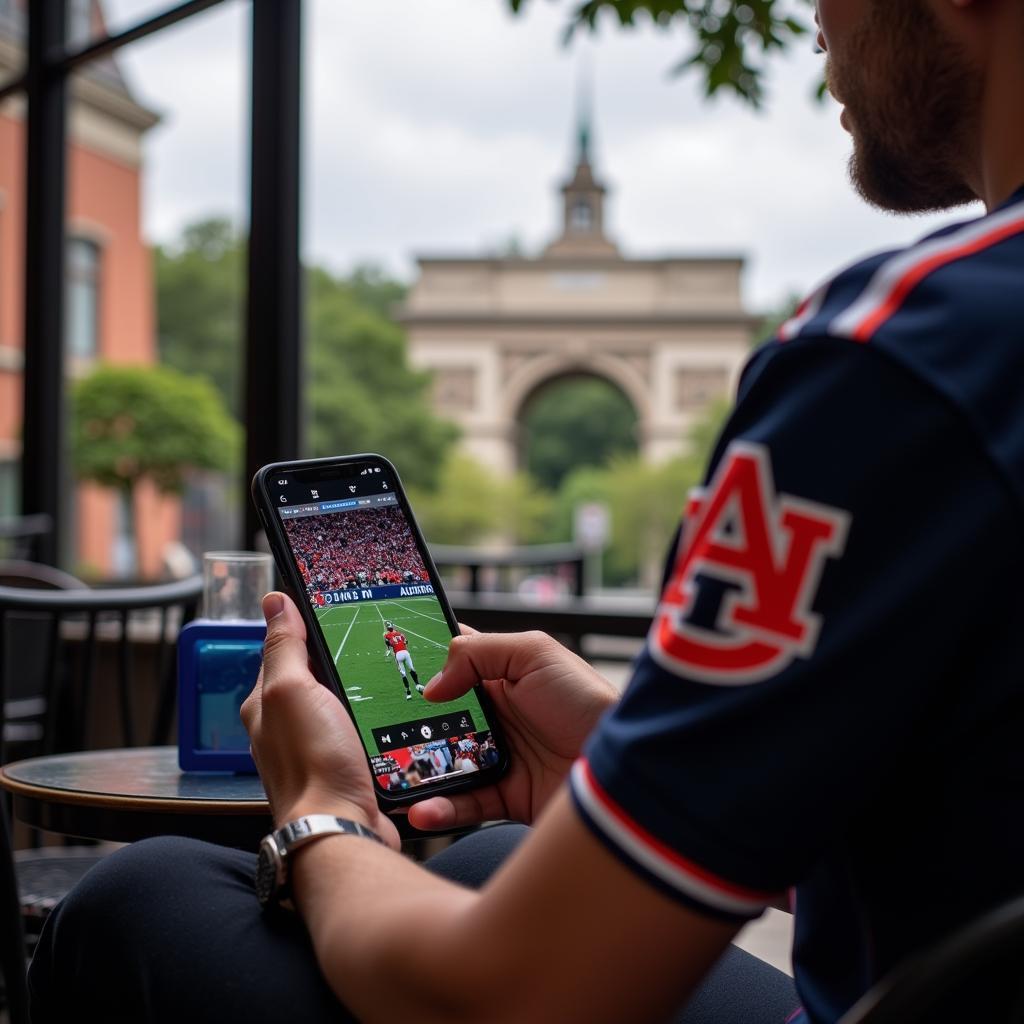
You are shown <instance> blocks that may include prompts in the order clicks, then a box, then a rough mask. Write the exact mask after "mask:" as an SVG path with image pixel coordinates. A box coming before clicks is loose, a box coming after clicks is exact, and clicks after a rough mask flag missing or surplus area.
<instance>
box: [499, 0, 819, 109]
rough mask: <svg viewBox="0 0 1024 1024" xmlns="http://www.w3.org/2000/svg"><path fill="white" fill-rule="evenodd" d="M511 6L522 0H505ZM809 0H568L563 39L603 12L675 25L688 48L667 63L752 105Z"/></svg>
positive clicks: (627, 24) (802, 22) (800, 26)
mask: <svg viewBox="0 0 1024 1024" xmlns="http://www.w3.org/2000/svg"><path fill="white" fill-rule="evenodd" d="M508 3H509V6H510V7H511V9H512V10H513V11H514V12H518V11H521V10H522V9H523V8H525V7H526V6H527V0H508ZM813 3H814V0H742V2H740V3H736V2H734V0H571V4H570V7H571V13H570V14H569V21H568V25H567V27H566V32H565V37H566V41H568V40H569V39H571V38H572V36H573V35H574V34H575V33H576V32H578V31H580V30H589V31H592V32H593V31H596V30H597V27H598V23H599V21H600V20H601V19H602V18H603V17H604V16H605V15H608V16H609V17H610V18H613V19H616V20H617V21H618V23H619V25H621V26H622V27H624V28H633V27H635V26H636V25H639V24H641V23H642V22H643V21H645V20H649V21H650V22H651V23H652V24H654V25H655V26H657V27H658V28H660V29H663V30H666V31H674V30H679V31H680V32H681V34H682V35H685V36H688V37H689V39H690V41H691V44H692V48H691V49H690V51H689V52H688V53H687V54H686V56H685V57H683V59H682V60H680V61H679V63H678V64H677V65H676V66H675V67H674V68H673V69H672V70H673V73H675V74H680V73H682V72H684V71H691V70H692V71H696V72H697V73H698V74H699V75H700V76H701V77H702V79H703V85H704V92H705V94H706V95H708V96H713V95H715V93H717V92H719V91H720V90H724V91H725V92H731V93H733V94H734V95H736V96H738V97H740V98H741V99H742V100H744V101H746V102H747V103H750V104H751V105H752V106H754V107H759V106H761V104H762V102H763V100H764V72H765V67H766V64H767V60H768V59H769V58H770V57H771V56H772V54H774V53H780V52H781V51H783V50H784V49H785V48H786V47H787V46H789V45H791V44H792V42H793V41H794V40H795V39H797V38H799V37H801V36H804V35H806V34H807V33H808V32H809V30H810V18H808V17H807V16H806V15H805V14H804V13H803V11H804V10H805V9H806V8H808V7H812V6H813Z"/></svg>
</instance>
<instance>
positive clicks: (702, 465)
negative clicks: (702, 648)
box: [558, 402, 729, 588]
mask: <svg viewBox="0 0 1024 1024" xmlns="http://www.w3.org/2000/svg"><path fill="white" fill-rule="evenodd" d="M728 408H729V406H728V404H727V403H725V402H720V403H717V404H716V405H714V406H712V407H711V408H710V409H709V410H708V411H707V413H706V415H705V416H704V417H703V418H702V419H700V420H699V421H698V422H697V423H696V424H695V425H694V427H693V429H692V431H691V433H690V447H689V451H688V452H687V453H686V455H682V456H679V457H678V458H675V459H671V460H670V461H668V462H662V463H649V462H645V461H644V460H643V459H641V458H639V457H638V456H635V455H631V456H621V455H620V456H617V457H615V458H613V459H612V460H611V461H610V462H609V463H608V464H607V465H605V466H601V467H589V468H585V469H581V470H578V471H577V472H575V473H573V474H572V475H571V476H570V477H569V478H568V479H567V480H566V481H565V483H564V484H563V486H562V488H561V490H560V491H559V494H558V530H559V532H560V533H561V534H562V536H568V535H569V533H570V531H571V523H572V516H573V512H574V510H575V508H576V507H577V506H578V505H580V504H582V503H584V502H592V501H596V502H601V503H602V504H605V505H607V506H608V510H609V512H610V518H611V539H610V541H609V544H608V548H607V550H606V551H605V556H604V565H603V567H602V572H603V576H604V580H605V582H606V583H608V584H612V585H619V584H625V583H631V584H635V583H639V584H641V585H642V586H645V587H651V588H653V587H656V586H657V585H658V583H659V581H660V572H661V567H662V563H663V562H664V559H665V552H666V549H667V547H668V544H669V541H670V540H671V539H672V535H673V533H674V532H675V529H676V527H677V526H678V525H679V521H680V518H681V516H682V512H683V506H684V505H685V503H686V496H687V494H688V493H689V491H690V490H691V489H692V488H693V487H695V486H697V484H699V483H700V482H701V480H702V478H703V474H704V472H705V470H706V467H707V464H708V461H709V460H710V458H711V452H712V449H713V447H714V444H715V442H716V440H717V438H718V435H719V433H720V432H721V427H722V423H723V421H724V419H725V416H726V414H727V412H728Z"/></svg>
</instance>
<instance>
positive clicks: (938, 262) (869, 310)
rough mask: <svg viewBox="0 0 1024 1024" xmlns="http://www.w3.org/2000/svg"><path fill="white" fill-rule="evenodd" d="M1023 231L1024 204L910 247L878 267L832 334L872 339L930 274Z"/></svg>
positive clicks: (835, 323) (831, 327) (833, 325)
mask: <svg viewBox="0 0 1024 1024" xmlns="http://www.w3.org/2000/svg"><path fill="white" fill-rule="evenodd" d="M1020 234H1024V202H1019V203H1014V204H1013V205H1012V206H1009V207H1007V208H1006V209H1005V210H1000V211H999V212H998V213H995V214H992V215H991V216H989V217H982V218H981V219H980V220H976V221H972V222H971V223H969V224H965V225H964V226H963V227H961V228H959V229H957V230H956V231H951V232H949V233H948V234H945V235H942V236H941V237H939V238H933V239H932V240H931V241H929V242H923V243H922V244H920V245H915V246H913V247H912V248H910V249H907V250H906V251H905V252H902V253H900V254H899V255H898V256H894V257H893V258H892V259H891V260H887V261H886V262H885V263H883V264H882V266H881V267H879V268H878V270H876V271H875V273H874V275H873V276H872V277H871V279H870V280H869V281H868V283H867V285H866V287H865V288H864V290H863V291H862V292H861V294H860V295H859V296H858V298H857V299H856V300H855V301H854V302H852V303H851V304H850V305H849V306H847V307H846V309H844V310H843V312H841V313H840V314H839V315H838V316H836V317H835V318H834V319H833V320H832V321H831V322H830V323H829V326H828V328H827V333H828V334H830V335H833V336H837V337H842V338H850V339H852V340H853V341H859V342H867V341H870V340H871V338H872V336H873V335H874V334H875V333H876V332H877V331H878V329H879V328H880V327H882V326H883V325H884V324H885V323H886V322H887V321H888V320H889V319H891V318H892V317H893V316H894V315H895V314H896V313H897V312H899V310H900V308H901V307H902V306H903V304H904V303H905V302H906V301H907V299H908V297H909V296H910V295H911V293H912V292H913V291H914V289H915V288H916V287H917V286H918V285H919V284H920V283H921V282H922V281H924V280H925V279H926V278H927V277H928V276H929V275H931V274H933V273H935V272H936V271H937V270H941V269H942V268H943V267H945V266H947V265H949V264H950V263H954V262H956V261H957V260H961V259H966V258H967V257H968V256H973V255H974V254H976V253H979V252H982V251H984V250H985V249H990V248H991V247H992V246H994V245H998V244H999V243H1000V242H1003V241H1006V240H1007V239H1008V238H1012V237H1014V236H1015V235H1020Z"/></svg>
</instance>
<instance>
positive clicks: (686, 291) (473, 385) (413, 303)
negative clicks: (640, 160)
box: [400, 127, 758, 472]
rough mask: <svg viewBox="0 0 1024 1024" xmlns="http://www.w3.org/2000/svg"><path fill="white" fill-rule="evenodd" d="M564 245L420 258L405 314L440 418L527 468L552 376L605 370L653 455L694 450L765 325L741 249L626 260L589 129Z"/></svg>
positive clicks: (566, 198) (643, 447) (468, 440)
mask: <svg viewBox="0 0 1024 1024" xmlns="http://www.w3.org/2000/svg"><path fill="white" fill-rule="evenodd" d="M562 198H563V203H562V207H563V223H562V226H561V231H560V232H559V234H558V237H557V238H555V240H554V241H553V242H552V243H551V244H550V245H549V246H548V247H547V248H546V249H545V250H544V252H543V253H542V254H541V255H540V256H538V257H536V258H518V257H515V258H488V257H478V256H465V257H459V256H421V257H419V258H418V260H417V262H418V266H419V275H418V278H417V280H416V282H415V284H414V286H413V288H412V289H411V291H410V294H409V296H408V299H407V301H406V303H405V306H404V307H403V309H402V311H401V313H400V317H401V320H402V322H403V323H404V325H405V327H406V329H407V331H408V336H409V349H410V357H411V359H412V361H413V362H414V363H415V364H416V365H417V366H419V367H421V368H425V369H428V370H430V371H431V372H432V374H433V378H434V404H435V408H436V410H437V412H438V413H439V414H441V415H443V416H445V417H446V418H448V419H451V420H453V421H455V422H456V423H457V424H458V425H459V427H460V428H461V429H462V432H463V442H462V443H463V446H464V448H465V449H466V450H467V451H468V452H469V453H470V454H472V455H473V456H474V457H476V458H478V459H479V460H480V461H482V462H483V463H485V464H486V465H488V466H490V467H491V468H492V469H495V470H499V471H502V472H512V471H514V470H515V469H516V468H517V465H518V462H519V460H520V456H521V453H520V452H519V444H518V437H519V422H520V418H521V414H522V412H523V410H524V408H525V407H526V406H527V405H528V403H529V401H530V399H531V397H532V396H533V395H534V394H535V393H536V392H537V391H538V390H539V389H540V388H543V387H544V386H545V385H547V384H548V383H550V382H551V381H553V380H557V379H559V378H564V377H572V376H581V375H588V376H596V377H601V378H604V379H605V380H607V381H609V382H610V383H611V384H613V385H614V386H616V387H617V388H618V389H619V390H620V391H621V392H622V393H623V394H624V395H625V396H626V397H627V398H628V399H629V401H630V402H631V403H632V405H633V408H634V410H635V411H636V416H637V429H638V445H639V449H640V451H641V453H642V454H643V455H644V456H645V457H646V458H648V459H649V460H662V459H666V458H669V457H671V456H672V455H675V454H677V453H679V452H681V451H682V450H684V449H685V446H686V443H687V436H688V431H689V429H690V427H691V426H692V424H693V423H694V421H695V419H697V418H699V417H700V416H701V415H702V414H703V413H704V412H705V410H706V409H707V407H708V405H709V403H711V402H713V401H715V400H716V399H720V398H725V397H728V396H731V395H732V394H734V392H735V387H736V383H737V378H738V375H739V372H740V370H741V369H742V366H743V364H744V362H745V360H746V358H747V356H748V354H749V351H750V344H751V341H752V338H753V332H754V330H755V328H756V325H757V322H758V321H757V319H756V318H754V317H752V316H750V315H749V314H748V313H747V311H746V310H745V309H744V306H743V299H742V294H741V278H742V272H743V266H744V260H743V257H742V256H739V255H698V254H692V255H691V254H685V255H673V256H665V257H661V258H657V259H633V258H629V257H626V256H624V255H623V254H622V253H621V252H620V251H619V248H618V246H617V245H616V244H615V243H614V242H613V241H612V240H611V239H610V238H609V237H608V235H607V233H606V230H605V198H606V189H605V187H604V185H603V184H602V183H601V182H600V181H599V180H598V179H597V178H596V176H595V174H594V170H593V168H592V166H591V159H590V145H589V132H588V131H587V129H586V128H585V127H584V128H583V129H581V131H580V138H579V147H578V159H577V163H576V167H575V170H574V172H573V175H572V177H571V178H570V179H569V180H568V181H567V182H566V183H565V184H564V185H563V187H562Z"/></svg>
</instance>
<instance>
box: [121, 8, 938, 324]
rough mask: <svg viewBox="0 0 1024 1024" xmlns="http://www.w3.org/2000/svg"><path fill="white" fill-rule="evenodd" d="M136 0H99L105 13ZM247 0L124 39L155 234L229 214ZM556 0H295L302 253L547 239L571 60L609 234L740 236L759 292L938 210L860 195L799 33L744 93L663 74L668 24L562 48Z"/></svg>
mask: <svg viewBox="0 0 1024 1024" xmlns="http://www.w3.org/2000/svg"><path fill="white" fill-rule="evenodd" d="M133 3H134V5H135V6H137V5H138V0H107V4H108V7H109V8H111V9H114V10H115V11H116V12H117V13H119V14H120V13H122V12H123V11H125V10H127V9H128V8H130V7H132V5H133ZM246 8H247V5H245V4H239V3H226V4H225V5H223V6H222V7H219V8H215V9H214V10H213V11H211V12H209V13H207V14H204V15H202V16H200V17H197V18H195V19H194V20H193V21H192V22H191V23H189V24H187V25H186V26H184V27H180V28H177V29H175V30H172V31H169V32H165V33H162V34H161V35H160V36H158V37H157V38H155V39H153V40H150V41H146V42H143V43H139V44H135V45H134V46H132V47H130V48H128V49H127V50H126V51H124V54H123V57H122V63H123V65H124V66H125V67H126V68H127V70H128V72H129V73H130V78H131V82H132V84H133V86H134V87H135V88H136V90H137V92H138V93H139V94H140V96H141V97H143V98H144V99H146V100H147V101H149V102H152V103H153V105H155V106H156V107H158V108H159V109H161V110H162V111H164V113H165V116H166V121H165V124H164V125H162V126H161V127H160V128H158V129H157V130H156V131H155V132H154V133H153V134H152V137H151V139H150V140H149V143H148V144H147V189H146V211H145V223H146V226H147V231H148V232H149V233H150V235H151V236H152V237H154V238H156V239H160V240H163V239H167V238H168V237H171V236H173V235H174V234H175V233H176V232H177V231H178V230H179V229H180V227H181V226H182V225H183V224H184V223H186V222H188V221H189V220H190V219H194V218H195V217H197V216H201V215H204V214H207V213H211V212H218V211H222V212H227V213H229V214H231V215H233V216H235V217H236V218H244V214H245V209H246V192H245V190H246V161H247V146H248V128H247V119H248V74H249V72H248V52H247V47H248V14H247V9H246ZM568 9H569V8H568V6H567V5H566V4H564V3H563V4H541V3H534V4H532V5H528V6H527V12H526V15H525V16H524V17H521V18H512V17H511V16H510V15H509V14H508V12H507V7H506V4H505V2H504V0H474V2H472V3H469V2H467V0H416V2H415V3H410V2H408V0H374V2H373V3H364V4H354V3H344V4H342V3H337V2H336V0H313V2H311V3H309V4H307V7H306V34H305V58H306V60H305V68H304V94H305V101H306V108H305V112H304V117H305V122H304V126H303V128H304V190H303V204H304V207H303V223H304V228H303V234H304V250H305V254H306V256H307V258H311V259H315V260H320V261H324V262H326V263H328V264H329V265H331V266H333V267H335V268H338V269H345V268H348V267H350V266H352V265H353V264H354V263H357V262H362V261H374V262H378V263H381V264H383V265H385V266H386V267H388V268H390V269H391V270H392V271H394V272H399V273H403V274H410V273H412V269H413V265H412V262H411V260H412V255H413V254H414V253H416V252H421V251H430V252H438V251H445V250H453V251H457V252H460V253H462V252H479V251H483V250H485V249H488V248H494V247H495V246H496V245H498V244H499V243H500V242H501V241H503V240H505V239H507V238H509V237H510V236H513V235H515V236H517V237H518V238H520V239H521V240H523V241H524V242H525V243H526V244H527V245H528V246H533V247H539V246H540V245H542V244H543V243H544V242H545V241H547V240H548V238H549V237H550V235H551V234H552V233H553V232H554V230H555V228H556V225H557V223H558V205H557V203H558V196H557V193H556V186H557V184H558V183H559V182H560V181H561V180H562V179H563V178H564V176H565V175H566V173H567V172H568V170H569V166H570V162H571V155H572V138H573V120H574V110H575V107H576V91H577V83H578V81H579V77H580V68H581V64H589V65H590V67H591V68H592V74H593V82H594V94H595V104H594V107H595V151H596V162H597V166H598V170H599V172H600V174H601V176H602V177H603V178H605V179H606V181H607V183H608V184H609V185H610V186H611V188H612V195H611V199H610V201H609V202H610V206H609V220H610V225H611V231H612V233H613V234H614V236H615V237H616V239H617V240H618V241H619V242H620V243H621V244H622V245H623V248H624V249H625V250H626V251H627V252H629V253H633V254H637V255H640V254H650V253H659V252H668V251H670V252H686V251H698V252H721V251H729V252H734V251H740V252H744V253H746V254H747V255H748V257H749V261H750V262H749V267H748V273H747V281H746V296H747V301H748V304H750V305H751V306H752V307H755V308H766V307H769V306H771V305H773V304H775V303H777V302H778V301H779V299H780V298H781V297H783V296H784V295H785V294H787V293H788V292H790V291H793V290H796V291H806V290H808V289H809V288H810V287H811V286H813V285H814V284H815V283H816V282H817V281H818V280H820V279H821V278H822V277H823V276H825V275H826V274H828V273H829V272H831V271H833V270H834V269H835V268H837V267H838V266H839V265H842V264H844V263H846V262H848V261H850V260H851V259H852V258H854V257H856V256H858V255H860V254H863V253H866V252H870V251H874V250H877V249H879V248H885V247H890V246H894V245H899V244H904V243H906V242H907V241H909V240H912V239H913V238H915V237H917V236H918V235H920V234H922V233H924V232H925V231H927V230H930V229H931V228H932V227H933V226H934V225H935V224H936V223H939V222H941V220H943V218H938V219H937V218H927V219H917V220H906V219H902V220H897V219H894V218H891V217H887V216H885V215H883V214H880V213H877V212H875V211H872V210H870V209H868V208H867V207H866V206H865V205H864V204H863V203H862V202H861V201H860V200H859V199H857V198H856V197H855V196H854V195H853V192H852V190H851V189H850V186H849V185H848V184H847V181H846V171H845V165H846V159H847V154H848V151H849V142H848V139H847V137H846V136H845V134H844V133H843V131H842V130H841V128H840V127H839V124H838V117H837V114H836V109H835V107H834V105H833V104H831V103H829V104H827V105H823V106H818V105H816V104H815V103H813V101H811V100H810V98H809V97H810V94H811V91H812V89H813V86H814V83H815V82H816V79H817V76H818V75H819V74H820V58H819V57H816V56H815V55H813V54H812V53H811V52H810V49H809V47H808V48H806V49H804V48H800V49H797V50H794V51H793V52H792V53H790V54H789V55H787V57H786V58H785V59H784V60H780V61H777V62H776V63H775V65H774V66H773V70H772V74H771V77H770V81H769V87H770V91H771V98H770V102H769V105H768V108H767V110H766V111H765V112H763V113H761V114H757V113H755V112H753V111H750V110H748V109H746V108H745V107H742V106H740V105H739V104H738V103H737V102H735V101H733V100H730V99H724V100H718V101H715V102H712V103H708V102H706V101H704V99H703V98H702V96H701V95H700V91H699V83H698V81H697V79H696V78H695V77H693V76H686V77H682V78H670V77H669V76H668V69H669V68H671V67H672V66H673V64H675V63H676V62H677V61H678V60H679V58H680V56H681V55H682V53H683V52H684V50H685V47H686V41H685V39H684V38H683V37H682V36H679V35H666V34H663V33H658V32H656V31H655V30H654V29H646V30H645V29H643V28H641V29H637V30H635V31H632V32H621V31H609V28H608V26H605V27H603V28H602V30H601V32H600V33H599V34H598V35H597V37H596V38H588V39H582V38H581V39H580V40H579V41H578V42H577V43H575V44H574V45H573V46H572V47H571V48H569V49H566V48H564V47H563V46H562V45H561V42H560V39H561V33H562V29H563V27H564V23H565V18H566V15H567V12H568Z"/></svg>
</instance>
